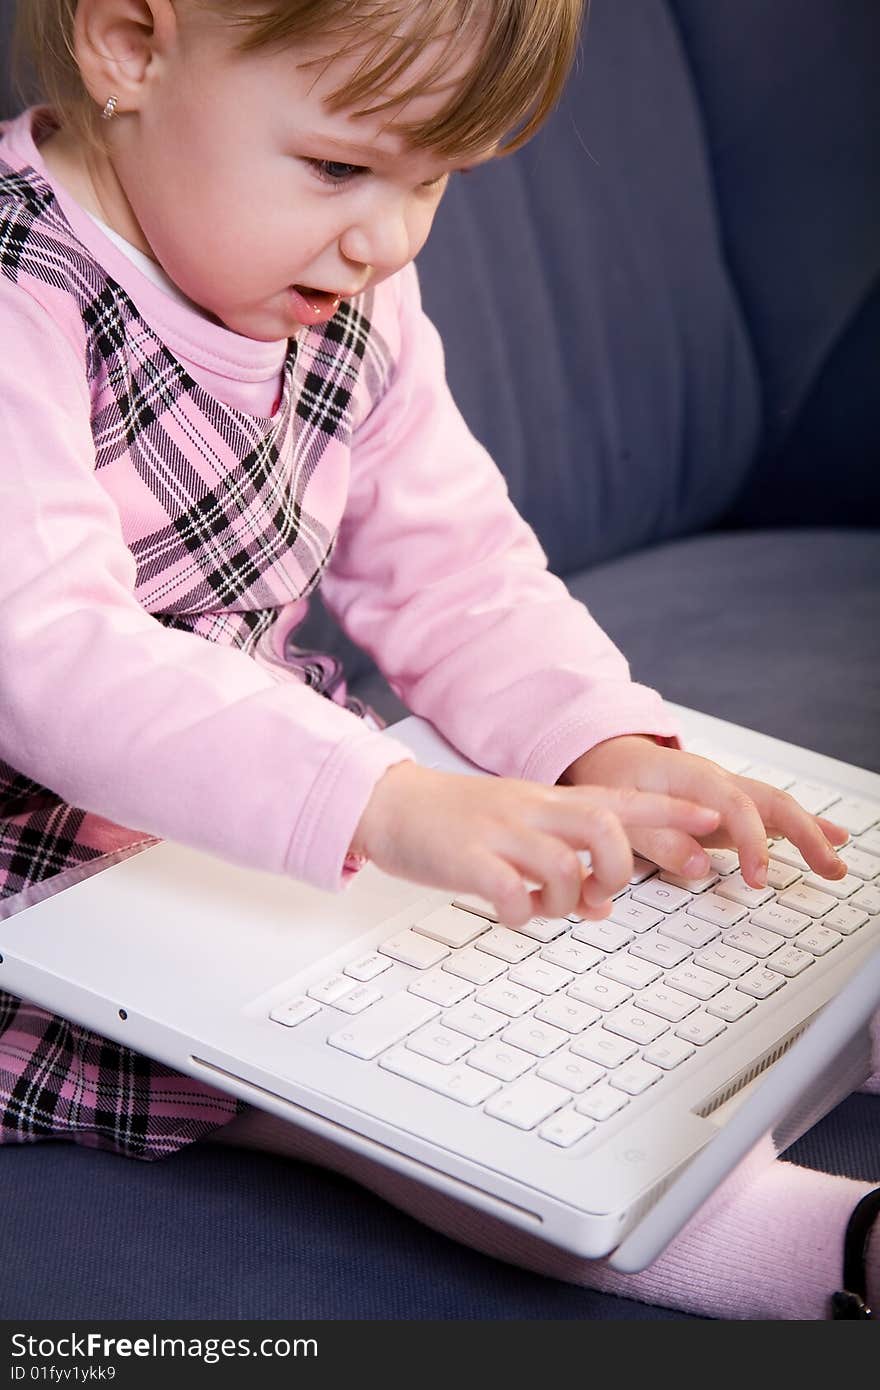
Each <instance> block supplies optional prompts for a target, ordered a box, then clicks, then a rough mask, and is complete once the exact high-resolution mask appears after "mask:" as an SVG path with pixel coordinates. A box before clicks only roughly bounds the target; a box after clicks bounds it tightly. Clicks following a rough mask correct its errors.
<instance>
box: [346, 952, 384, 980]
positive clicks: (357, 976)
mask: <svg viewBox="0 0 880 1390" xmlns="http://www.w3.org/2000/svg"><path fill="white" fill-rule="evenodd" d="M390 969H391V961H390V960H389V959H388V957H387V956H380V955H379V954H378V952H376V951H370V953H369V954H368V955H366V956H360V957H359V958H358V959H357V960H353V961H351V962H349V964H348V965H344V966H343V967H342V973H343V975H351V977H352V979H353V980H373V979H375V978H376V976H377V975H381V974H382V972H383V971H384V970H390Z"/></svg>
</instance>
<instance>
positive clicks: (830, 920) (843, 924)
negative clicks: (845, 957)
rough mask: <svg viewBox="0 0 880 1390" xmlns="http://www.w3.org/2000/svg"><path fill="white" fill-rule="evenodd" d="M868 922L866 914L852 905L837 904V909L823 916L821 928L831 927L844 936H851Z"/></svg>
mask: <svg viewBox="0 0 880 1390" xmlns="http://www.w3.org/2000/svg"><path fill="white" fill-rule="evenodd" d="M867 920H868V914H867V912H865V911H863V909H862V908H859V907H853V905H852V903H839V904H838V905H837V907H834V908H832V909H831V911H830V912H829V913H828V914H827V916H825V917H824V918H823V919H822V921H823V926H826V927H833V928H834V930H835V931H839V932H842V933H843V935H844V936H852V934H853V932H854V931H858V929H859V927H863V926H864V925H865V923H866V922H867Z"/></svg>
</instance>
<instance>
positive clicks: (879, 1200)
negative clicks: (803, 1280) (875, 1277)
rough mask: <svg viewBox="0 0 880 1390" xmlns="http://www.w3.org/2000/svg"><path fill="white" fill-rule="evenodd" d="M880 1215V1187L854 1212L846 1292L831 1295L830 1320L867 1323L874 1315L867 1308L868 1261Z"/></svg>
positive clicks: (847, 1243) (847, 1240) (846, 1247)
mask: <svg viewBox="0 0 880 1390" xmlns="http://www.w3.org/2000/svg"><path fill="white" fill-rule="evenodd" d="M878 1212H880V1187H876V1188H875V1189H874V1191H873V1192H868V1193H867V1194H866V1195H865V1196H864V1197H863V1198H862V1200H861V1201H860V1202H859V1203H857V1205H856V1206H855V1207H854V1209H853V1213H852V1216H851V1217H850V1218H849V1221H848V1223H847V1227H846V1235H845V1236H844V1238H843V1289H842V1290H840V1291H838V1292H837V1293H835V1294H832V1295H831V1316H832V1318H835V1319H838V1320H842V1319H849V1320H856V1321H860V1322H865V1321H867V1320H868V1319H870V1318H873V1316H874V1314H873V1313H872V1311H871V1309H870V1308H869V1307H868V1305H867V1303H866V1302H865V1299H866V1297H867V1292H868V1290H867V1286H866V1273H865V1261H866V1257H867V1253H868V1241H869V1240H870V1239H871V1231H872V1229H873V1226H874V1219H875V1217H876V1216H877V1213H878Z"/></svg>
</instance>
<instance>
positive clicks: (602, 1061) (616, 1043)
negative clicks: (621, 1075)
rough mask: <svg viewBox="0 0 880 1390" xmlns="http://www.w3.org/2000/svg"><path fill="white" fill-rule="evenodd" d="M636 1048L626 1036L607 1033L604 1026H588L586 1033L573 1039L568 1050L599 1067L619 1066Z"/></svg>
mask: <svg viewBox="0 0 880 1390" xmlns="http://www.w3.org/2000/svg"><path fill="white" fill-rule="evenodd" d="M638 1050H639V1049H638V1048H637V1047H636V1045H635V1044H634V1043H631V1042H630V1041H629V1040H628V1039H627V1038H621V1037H618V1036H616V1035H615V1034H614V1033H607V1032H606V1031H605V1029H604V1028H588V1029H587V1031H586V1033H581V1035H580V1037H577V1038H575V1039H574V1040H573V1042H572V1044H571V1047H570V1051H571V1052H573V1053H574V1054H575V1056H576V1057H586V1058H587V1060H588V1061H589V1062H596V1063H598V1065H599V1066H600V1067H619V1066H620V1065H621V1063H622V1062H626V1061H628V1060H629V1058H630V1057H633V1056H634V1055H635V1054H636V1053H637V1052H638Z"/></svg>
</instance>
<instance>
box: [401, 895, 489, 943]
mask: <svg viewBox="0 0 880 1390" xmlns="http://www.w3.org/2000/svg"><path fill="white" fill-rule="evenodd" d="M412 930H413V931H417V932H419V933H420V934H421V935H422V936H430V937H431V939H432V940H433V941H442V943H443V945H444V946H453V947H457V946H467V944H468V942H469V941H473V940H474V938H475V937H477V936H481V935H482V934H483V932H485V931H488V930H489V923H488V922H487V921H486V919H485V917H477V916H475V915H474V913H473V912H462V910H461V908H459V907H453V906H452V905H451V904H449V903H447V904H446V905H445V906H444V907H438V908H435V910H434V911H433V912H429V913H428V915H427V917H420V918H419V920H418V921H417V922H413V923H412Z"/></svg>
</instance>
